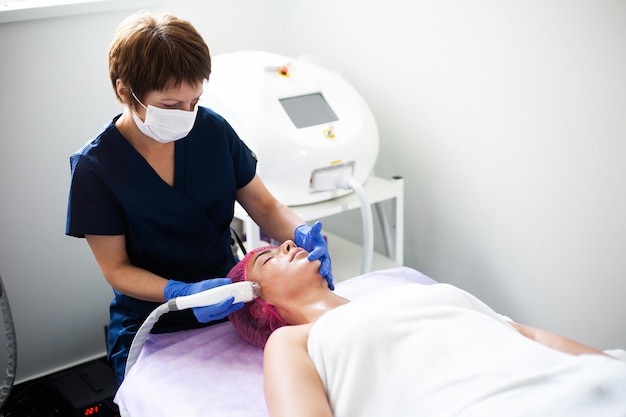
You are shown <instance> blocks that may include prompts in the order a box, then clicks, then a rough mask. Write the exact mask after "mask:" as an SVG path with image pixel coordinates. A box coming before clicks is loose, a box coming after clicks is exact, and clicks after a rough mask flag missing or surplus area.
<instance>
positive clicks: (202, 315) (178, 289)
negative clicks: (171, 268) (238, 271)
mask: <svg viewBox="0 0 626 417" xmlns="http://www.w3.org/2000/svg"><path fill="white" fill-rule="evenodd" d="M231 283H232V281H231V280H230V278H213V279H206V280H204V281H200V282H194V283H187V282H180V281H174V280H172V279H170V280H169V281H168V282H167V284H165V289H164V290H163V295H164V296H165V300H166V301H169V300H171V299H172V298H176V297H182V296H185V295H191V294H195V293H198V292H201V291H205V290H209V289H211V288H215V287H219V286H221V285H226V284H231ZM233 301H235V297H229V298H227V299H225V300H224V301H222V302H220V303H217V304H213V305H210V306H204V307H193V308H192V311H193V314H194V315H195V316H196V319H198V321H199V322H200V323H208V322H210V321H214V320H220V319H223V318H224V317H226V316H228V315H229V314H230V313H232V312H234V311H237V310H239V309H240V308H241V307H243V303H235V304H233Z"/></svg>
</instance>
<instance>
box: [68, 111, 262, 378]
mask: <svg viewBox="0 0 626 417" xmlns="http://www.w3.org/2000/svg"><path fill="white" fill-rule="evenodd" d="M118 117H119V116H117V117H116V118H115V119H113V120H112V121H111V122H110V123H109V124H108V125H107V126H106V127H105V128H104V130H103V131H102V132H101V133H100V134H99V135H98V136H97V137H96V138H95V139H94V140H93V141H91V142H89V143H88V144H87V145H85V146H84V147H83V148H82V149H80V150H79V151H78V152H76V153H75V154H73V155H72V156H71V157H70V164H71V185H70V193H69V203H68V212H67V223H66V234H67V235H70V236H75V237H84V236H85V235H86V234H92V235H125V236H126V250H127V252H128V256H129V259H130V262H131V263H132V264H133V265H135V266H138V267H140V268H143V269H146V270H148V271H150V272H153V273H155V274H157V275H159V276H162V277H164V278H168V279H175V280H178V281H185V282H197V281H201V280H203V279H207V278H213V277H224V276H225V275H226V273H227V272H228V271H229V270H230V268H231V267H232V266H234V264H235V263H236V261H237V260H236V258H235V257H234V256H233V254H232V251H231V238H230V223H231V221H232V218H233V210H234V202H235V194H236V192H237V190H238V189H240V188H242V187H243V186H245V185H246V184H248V183H249V182H250V181H251V180H252V178H253V177H254V175H255V171H256V157H255V155H254V153H253V152H252V151H251V150H250V149H249V148H248V147H247V146H246V145H245V144H244V143H243V142H242V141H241V140H240V139H239V137H238V136H237V134H236V133H235V131H234V130H233V129H232V128H231V126H230V125H229V124H228V123H227V122H226V121H225V120H224V119H223V118H222V117H221V116H219V115H217V114H216V113H214V112H213V111H211V110H209V109H207V108H203V107H200V108H199V109H198V115H197V117H196V123H195V125H194V127H193V129H192V130H191V132H190V133H189V134H188V135H187V136H186V137H185V138H183V139H181V140H178V141H176V143H175V174H174V186H173V187H171V186H170V185H169V184H167V183H166V182H164V181H163V180H162V179H161V177H159V175H158V174H157V173H156V172H155V171H154V170H153V169H152V167H151V166H150V165H149V164H148V162H147V161H146V160H145V159H144V158H143V157H142V156H141V155H140V154H139V153H138V152H137V151H136V150H135V148H133V147H132V146H131V145H130V143H129V142H128V141H127V140H126V139H125V138H124V137H123V136H122V135H121V133H120V132H119V131H118V130H117V128H116V127H115V121H116V120H117V118H118ZM114 293H115V298H114V299H113V301H112V302H111V306H110V311H111V321H110V323H109V337H108V343H109V358H110V359H111V361H112V363H113V364H114V367H115V368H116V372H117V373H118V377H119V375H120V373H119V372H118V371H120V369H118V368H119V367H120V365H119V363H121V365H122V368H121V374H122V375H123V365H124V364H125V362H126V357H127V354H128V349H129V347H130V343H131V342H132V338H133V337H134V334H135V332H136V331H137V329H138V328H139V326H140V325H141V323H143V321H144V320H145V318H146V317H147V316H148V315H149V314H150V312H151V311H152V310H154V309H155V308H156V307H157V306H158V305H159V303H152V302H146V301H141V300H138V299H135V298H132V297H129V296H126V295H123V294H121V293H119V292H117V291H114ZM198 326H200V324H199V323H198V322H197V320H196V319H195V317H194V316H193V313H192V312H191V311H190V310H186V311H181V312H172V313H168V314H167V315H165V316H163V317H161V319H160V320H159V322H158V323H157V324H156V325H155V327H154V332H164V331H173V330H179V329H186V328H193V327H198ZM116 358H117V359H116ZM120 380H121V379H120Z"/></svg>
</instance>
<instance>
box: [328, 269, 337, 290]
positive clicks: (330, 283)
mask: <svg viewBox="0 0 626 417" xmlns="http://www.w3.org/2000/svg"><path fill="white" fill-rule="evenodd" d="M326 282H327V283H328V289H329V290H331V291H335V283H334V282H333V274H332V273H331V272H329V273H328V275H326Z"/></svg>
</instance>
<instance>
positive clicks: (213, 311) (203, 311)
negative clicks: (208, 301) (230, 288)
mask: <svg viewBox="0 0 626 417" xmlns="http://www.w3.org/2000/svg"><path fill="white" fill-rule="evenodd" d="M233 301H235V297H228V298H226V299H225V300H223V301H221V302H219V303H217V304H212V305H210V306H204V307H194V308H193V309H192V310H193V314H194V315H195V316H196V319H198V321H199V322H200V323H208V322H210V321H214V320H219V319H223V318H224V317H226V316H227V315H229V314H230V312H231V309H232V308H233V306H234V305H235V306H236V305H237V304H241V303H237V304H233ZM239 308H241V307H239ZM239 308H236V309H235V310H238V309H239ZM235 310H232V311H235Z"/></svg>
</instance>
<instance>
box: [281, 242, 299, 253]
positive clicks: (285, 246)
mask: <svg viewBox="0 0 626 417" xmlns="http://www.w3.org/2000/svg"><path fill="white" fill-rule="evenodd" d="M295 247H296V244H295V243H294V242H293V240H285V241H284V242H283V244H282V245H280V250H281V252H283V253H289V251H290V250H292V249H293V248H295Z"/></svg>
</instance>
